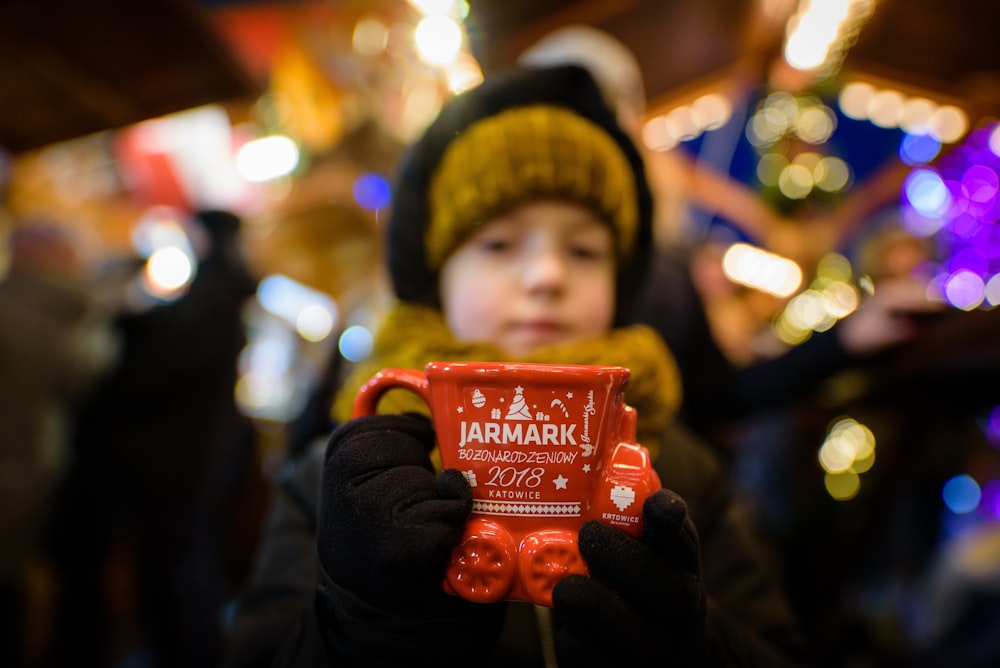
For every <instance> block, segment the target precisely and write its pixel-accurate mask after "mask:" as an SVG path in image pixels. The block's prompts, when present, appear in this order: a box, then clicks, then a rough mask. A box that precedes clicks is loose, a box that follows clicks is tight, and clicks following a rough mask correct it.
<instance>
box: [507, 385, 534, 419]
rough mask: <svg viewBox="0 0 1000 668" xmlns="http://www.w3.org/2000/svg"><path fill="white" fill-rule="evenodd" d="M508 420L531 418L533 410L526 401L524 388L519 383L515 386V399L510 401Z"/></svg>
mask: <svg viewBox="0 0 1000 668" xmlns="http://www.w3.org/2000/svg"><path fill="white" fill-rule="evenodd" d="M505 419H507V420H530V419H531V411H530V410H528V404H527V403H525V401H524V388H523V387H521V386H520V385H518V386H517V387H515V388H514V399H513V400H512V401H511V402H510V408H508V409H507V416H506V418H505Z"/></svg>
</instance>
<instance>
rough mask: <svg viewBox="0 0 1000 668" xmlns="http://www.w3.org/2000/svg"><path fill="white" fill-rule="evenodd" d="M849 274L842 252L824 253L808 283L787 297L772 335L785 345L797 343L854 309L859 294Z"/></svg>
mask: <svg viewBox="0 0 1000 668" xmlns="http://www.w3.org/2000/svg"><path fill="white" fill-rule="evenodd" d="M852 276H853V271H852V269H851V264H850V262H849V261H848V260H847V258H846V257H844V256H843V255H840V254H838V253H830V254H828V255H826V256H825V257H823V258H822V259H821V260H820V262H819V263H818V265H817V267H816V277H815V278H814V279H813V280H812V281H811V282H810V284H809V287H808V288H807V289H806V290H803V291H802V292H800V293H799V294H797V295H795V297H793V298H792V299H791V300H789V302H788V304H787V305H786V306H785V308H784V309H783V310H782V311H781V313H780V314H778V316H777V317H776V318H775V320H774V323H773V324H772V329H773V331H774V333H775V335H776V336H777V337H778V338H779V339H780V340H781V341H783V342H784V343H786V344H788V345H798V344H800V343H802V342H804V341H805V340H807V339H808V338H809V337H810V336H812V333H813V332H824V331H826V330H828V329H830V328H831V327H833V325H834V323H836V322H837V321H838V320H840V319H842V318H845V317H847V316H848V315H850V314H851V313H853V312H854V311H855V310H857V308H858V303H859V300H860V296H859V292H858V289H857V288H856V287H855V286H854V285H853V283H852V282H851V280H852Z"/></svg>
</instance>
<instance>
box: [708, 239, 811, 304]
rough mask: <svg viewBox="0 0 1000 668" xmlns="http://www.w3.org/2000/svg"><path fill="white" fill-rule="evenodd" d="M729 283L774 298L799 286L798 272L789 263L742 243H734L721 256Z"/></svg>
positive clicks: (799, 270)
mask: <svg viewBox="0 0 1000 668" xmlns="http://www.w3.org/2000/svg"><path fill="white" fill-rule="evenodd" d="M722 271H723V272H724V273H725V274H726V277H728V278H729V280H731V281H734V282H736V283H739V284H741V285H746V286H748V287H751V288H754V289H756V290H761V291H763V292H767V293H768V294H772V295H775V296H778V297H788V296H789V295H791V294H793V293H794V292H795V291H796V290H798V289H799V286H800V285H801V284H802V270H801V269H799V266H798V265H797V264H795V263H794V262H792V261H791V260H789V259H787V258H784V257H781V256H780V255H777V254H775V253H772V252H770V251H766V250H764V249H762V248H758V247H756V246H751V245H750V244H745V243H736V244H733V245H732V246H730V247H729V248H728V249H726V252H725V254H724V255H723V256H722Z"/></svg>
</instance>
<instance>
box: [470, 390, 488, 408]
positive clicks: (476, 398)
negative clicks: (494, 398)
mask: <svg viewBox="0 0 1000 668" xmlns="http://www.w3.org/2000/svg"><path fill="white" fill-rule="evenodd" d="M485 403H486V397H485V396H483V393H482V392H481V391H480V390H479V388H478V387H477V388H476V391H475V392H473V393H472V405H473V406H475V407H476V408H482V407H483V404H485Z"/></svg>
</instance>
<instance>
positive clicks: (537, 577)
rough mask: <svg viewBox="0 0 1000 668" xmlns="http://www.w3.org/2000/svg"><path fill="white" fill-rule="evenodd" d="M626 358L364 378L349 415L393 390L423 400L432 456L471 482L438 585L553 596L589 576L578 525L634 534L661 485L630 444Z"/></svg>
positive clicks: (371, 408) (454, 365) (476, 593)
mask: <svg viewBox="0 0 1000 668" xmlns="http://www.w3.org/2000/svg"><path fill="white" fill-rule="evenodd" d="M629 378H630V372H629V370H628V369H626V368H623V367H614V366H587V365H552V364H527V363H491V362H432V363H430V364H428V365H427V366H426V367H425V369H424V370H423V371H419V370H415V369H393V368H389V369H383V370H382V371H380V372H379V373H377V374H376V375H375V376H373V377H372V378H371V379H370V380H369V381H368V382H367V383H366V384H365V385H363V386H362V388H361V390H360V391H359V392H358V394H357V396H356V398H355V401H354V417H360V416H362V415H371V414H373V413H375V412H376V409H377V406H378V402H379V399H380V398H381V397H382V395H384V394H385V393H386V392H388V391H389V390H391V389H394V388H402V389H407V390H410V391H412V392H415V393H416V394H417V395H419V396H420V397H421V398H422V399H423V400H424V402H425V403H426V404H427V405H428V407H429V408H430V411H431V416H432V419H433V421H434V428H435V432H436V434H437V440H438V449H439V451H440V454H441V464H442V465H443V466H444V467H445V468H455V469H458V470H460V471H462V473H463V474H464V475H465V477H466V479H467V480H468V481H469V484H470V485H471V486H472V493H473V506H472V517H471V518H470V520H469V523H468V525H467V526H466V530H465V534H464V536H463V538H462V539H461V541H460V542H459V544H458V545H457V546H456V548H455V549H454V550H453V552H452V555H451V560H450V563H449V566H448V569H447V573H446V576H445V581H444V583H443V586H444V589H445V590H446V591H448V592H450V593H454V594H457V595H459V596H462V597H463V598H466V599H468V600H471V601H477V602H483V603H486V602H493V601H499V600H501V599H511V600H525V601H531V602H532V603H537V604H540V605H547V606H551V605H552V588H553V587H554V586H555V584H556V582H558V581H559V580H560V579H561V578H562V577H564V576H565V575H568V574H570V573H582V574H586V573H587V572H588V571H587V566H586V563H585V562H584V561H583V559H582V557H581V556H580V554H579V551H578V550H577V546H576V541H577V532H578V530H579V528H580V526H581V525H582V524H583V523H584V522H585V521H587V520H590V519H597V520H600V521H602V522H605V523H607V524H611V525H613V526H617V527H620V528H621V529H623V530H624V531H626V532H628V533H630V534H631V535H633V536H639V535H640V534H641V531H642V504H643V502H644V501H645V499H646V497H648V496H649V495H650V494H652V493H653V492H655V491H656V490H657V489H659V488H660V479H659V477H658V476H657V474H656V472H655V471H654V470H653V468H652V465H651V462H650V459H649V453H648V451H647V450H646V448H644V447H642V446H641V445H639V444H638V443H636V442H635V419H636V414H635V409H634V408H632V407H631V406H628V405H627V404H626V403H625V401H624V392H625V387H626V385H627V384H628V382H629Z"/></svg>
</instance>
